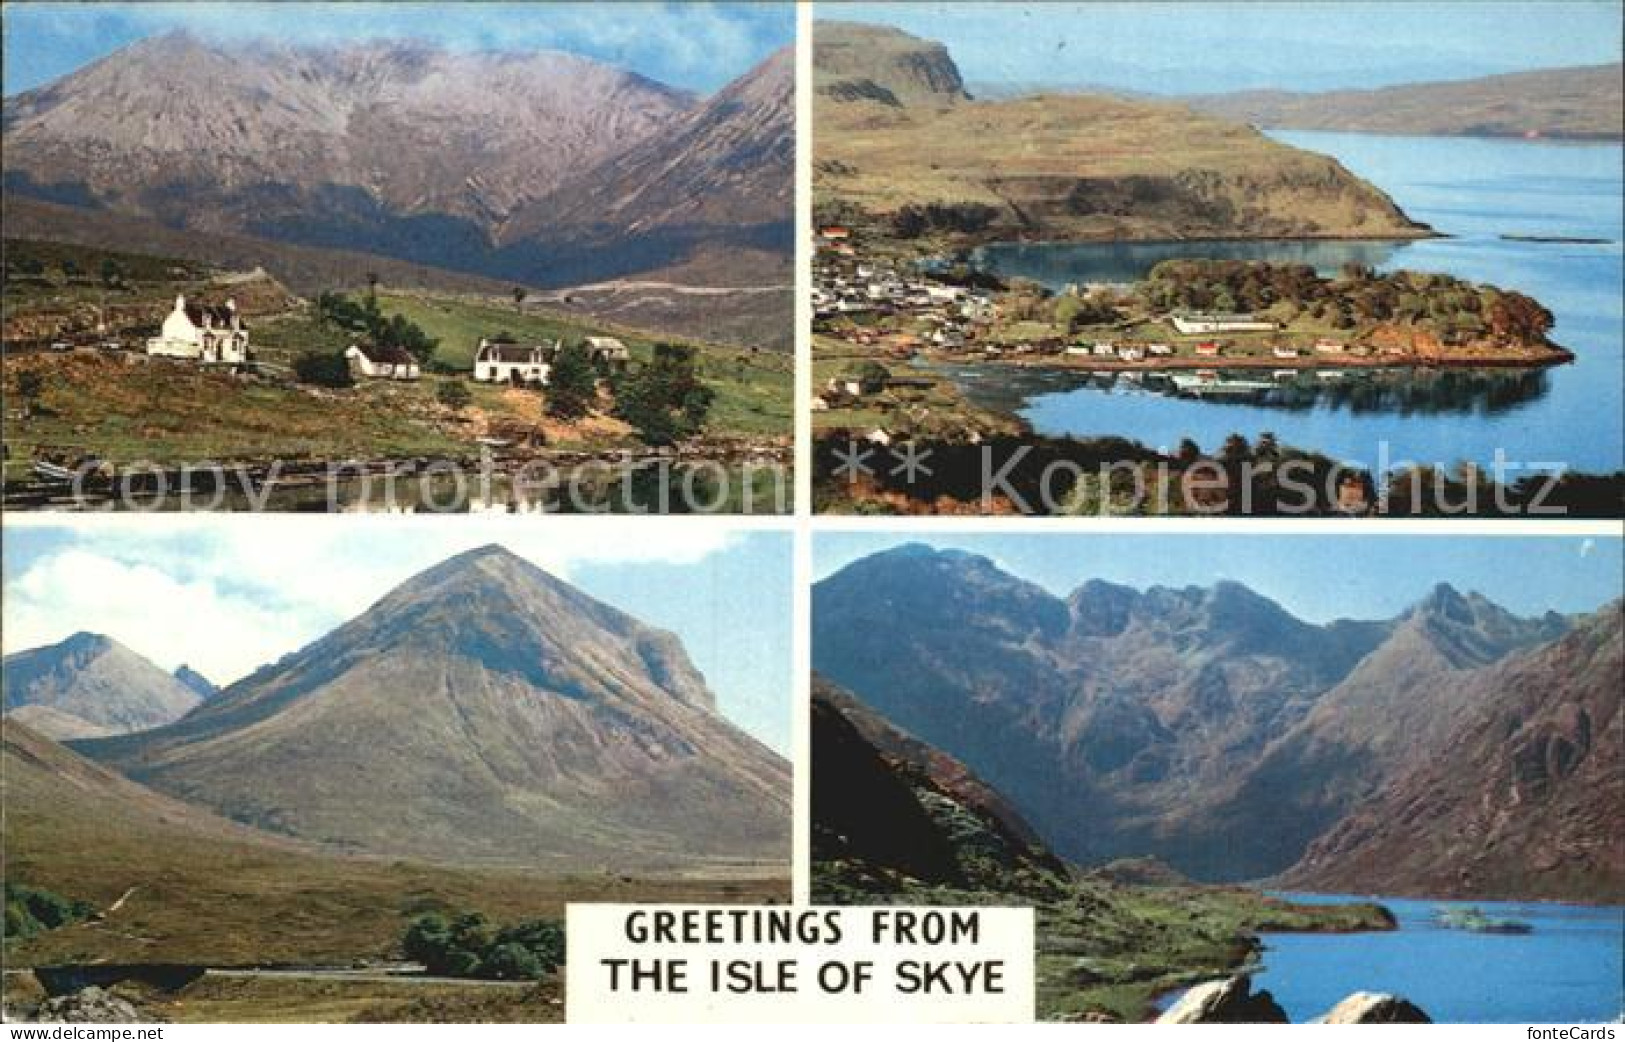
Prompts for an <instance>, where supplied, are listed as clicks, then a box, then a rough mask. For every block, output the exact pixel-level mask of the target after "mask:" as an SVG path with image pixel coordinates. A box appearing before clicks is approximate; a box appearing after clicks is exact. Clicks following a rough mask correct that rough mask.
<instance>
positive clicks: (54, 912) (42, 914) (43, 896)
mask: <svg viewBox="0 0 1625 1042" xmlns="http://www.w3.org/2000/svg"><path fill="white" fill-rule="evenodd" d="M5 894H6V925H5V934H4V939H5V940H7V941H14V940H20V939H21V938H24V937H32V936H33V935H34V934H37V933H41V932H43V931H45V930H55V929H56V928H57V927H59V926H66V925H68V924H69V923H76V922H78V921H79V920H81V919H84V918H85V917H87V916H89V915H90V913H91V912H93V911H94V910H95V909H94V908H92V907H91V905H90V904H89V903H88V902H86V901H74V900H70V899H68V898H66V897H63V896H61V895H60V894H53V893H52V892H51V891H49V890H39V889H36V888H35V887H31V886H24V885H23V884H21V883H14V882H12V881H11V880H9V879H8V880H6V884H5Z"/></svg>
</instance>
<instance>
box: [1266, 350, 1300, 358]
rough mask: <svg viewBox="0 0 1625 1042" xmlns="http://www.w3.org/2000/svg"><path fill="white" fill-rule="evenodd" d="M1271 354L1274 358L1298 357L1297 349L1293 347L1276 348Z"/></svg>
mask: <svg viewBox="0 0 1625 1042" xmlns="http://www.w3.org/2000/svg"><path fill="white" fill-rule="evenodd" d="M1272 353H1273V354H1274V355H1275V357H1276V358H1297V357H1298V349H1297V348H1295V347H1277V348H1274V349H1273V351H1272Z"/></svg>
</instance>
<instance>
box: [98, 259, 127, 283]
mask: <svg viewBox="0 0 1625 1042" xmlns="http://www.w3.org/2000/svg"><path fill="white" fill-rule="evenodd" d="M102 285H104V286H106V287H107V288H108V289H114V288H116V287H119V286H122V285H124V268H123V267H122V266H120V264H119V262H118V261H116V260H114V259H113V258H111V257H106V258H103V260H102Z"/></svg>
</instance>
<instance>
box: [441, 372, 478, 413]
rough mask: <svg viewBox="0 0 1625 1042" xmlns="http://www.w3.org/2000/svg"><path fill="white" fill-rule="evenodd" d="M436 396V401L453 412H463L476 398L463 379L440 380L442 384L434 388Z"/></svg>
mask: <svg viewBox="0 0 1625 1042" xmlns="http://www.w3.org/2000/svg"><path fill="white" fill-rule="evenodd" d="M434 397H435V401H437V402H439V403H440V404H441V405H444V406H445V407H446V408H448V409H450V410H451V411H452V412H462V411H463V410H464V409H466V408H468V405H469V403H470V402H472V401H473V400H474V396H473V395H472V394H470V393H469V390H468V385H467V384H465V383H463V381H461V380H442V381H440V386H438V387H436V388H435V389H434Z"/></svg>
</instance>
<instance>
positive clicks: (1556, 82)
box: [1186, 62, 1625, 141]
mask: <svg viewBox="0 0 1625 1042" xmlns="http://www.w3.org/2000/svg"><path fill="white" fill-rule="evenodd" d="M1622 98H1625V92H1622V88H1621V70H1620V66H1619V64H1618V63H1617V62H1616V63H1615V64H1613V65H1590V66H1582V67H1577V68H1570V69H1538V70H1535V71H1532V72H1518V73H1511V74H1508V75H1504V76H1485V77H1482V78H1479V79H1472V80H1459V81H1452V82H1442V83H1411V84H1406V85H1404V86H1398V87H1384V88H1381V89H1379V90H1338V91H1325V92H1321V93H1312V94H1304V93H1293V92H1290V91H1245V92H1241V93H1236V94H1209V95H1201V96H1196V97H1191V98H1187V99H1186V101H1187V103H1188V104H1190V106H1191V107H1192V108H1195V109H1198V110H1200V111H1202V112H1208V113H1211V114H1213V115H1215V116H1220V117H1223V118H1224V119H1232V120H1237V121H1239V122H1244V123H1253V124H1257V125H1259V126H1267V127H1293V128H1296V129H1301V130H1352V131H1359V132H1362V133H1371V134H1429V135H1471V136H1476V137H1550V138H1568V139H1574V140H1600V141H1617V140H1619V138H1620V136H1621V134H1625V100H1622Z"/></svg>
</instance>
